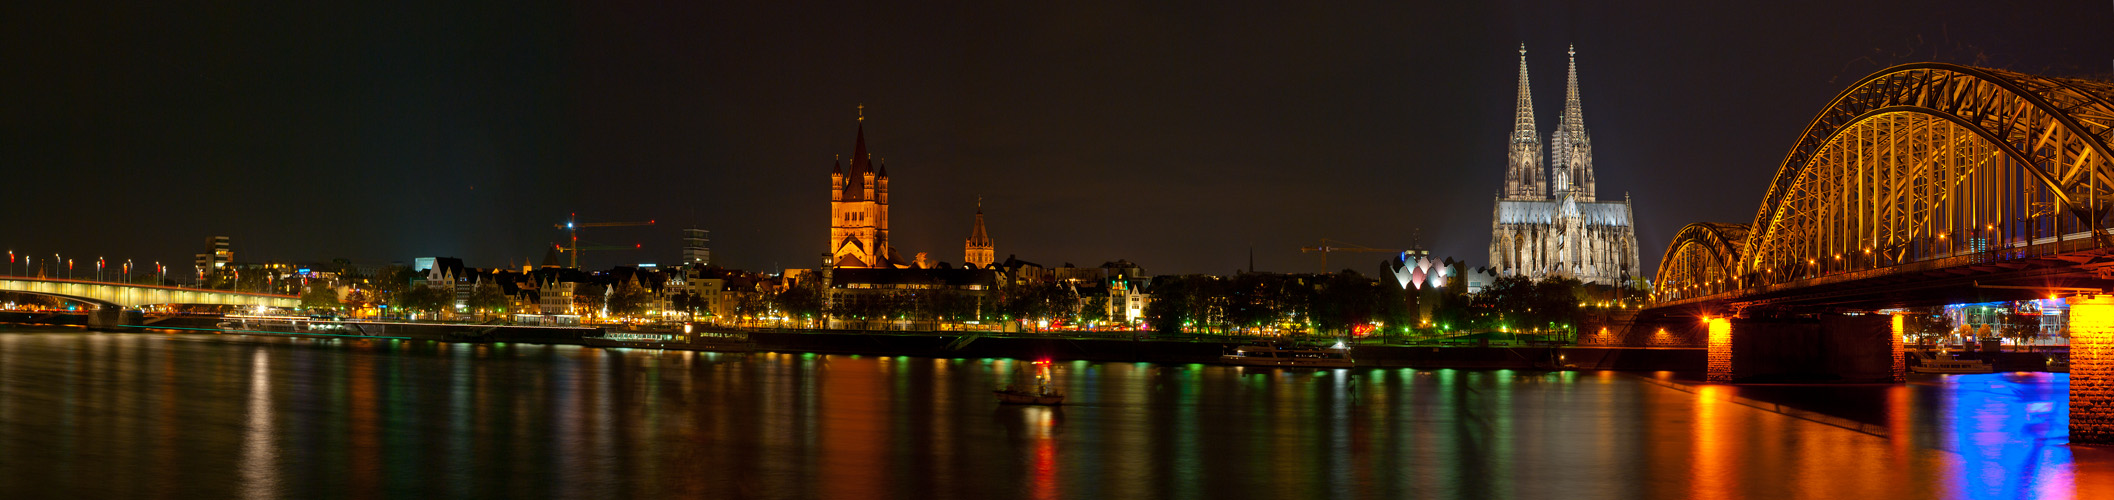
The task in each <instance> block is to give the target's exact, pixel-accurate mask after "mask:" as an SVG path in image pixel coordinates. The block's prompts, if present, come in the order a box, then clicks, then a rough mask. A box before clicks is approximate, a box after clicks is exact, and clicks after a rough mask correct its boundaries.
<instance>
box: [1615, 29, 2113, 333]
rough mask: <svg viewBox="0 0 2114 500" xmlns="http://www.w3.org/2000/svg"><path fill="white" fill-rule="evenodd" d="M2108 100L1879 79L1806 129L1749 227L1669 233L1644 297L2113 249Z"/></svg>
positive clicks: (1995, 73)
mask: <svg viewBox="0 0 2114 500" xmlns="http://www.w3.org/2000/svg"><path fill="white" fill-rule="evenodd" d="M2110 100H2114V84H2110V83H2108V82H2096V81H2087V80H2073V79H2063V78H2053V77H2045V76H2038V75H2028V74H2023V73H2016V72H2010V71H2003V70H1994V69H1985V68H1971V67H1965V66H1957V65H1950V64H1940V63H1919V64H1909V65H1903V66H1896V67H1893V68H1888V69H1886V70H1882V71H1880V72H1878V73H1875V74H1873V75H1872V76H1869V77H1866V78H1864V79H1863V80H1860V81H1859V82H1857V83H1856V84H1854V85H1852V86H1851V87H1850V88H1849V89H1847V90H1845V91H1843V92H1842V93H1841V94H1839V95H1838V96H1837V97H1836V98H1835V99H1834V100H1833V101H1832V102H1830V103H1829V105H1828V107H1827V108H1826V109H1824V110H1823V111H1821V113H1820V114H1819V115H1818V116H1817V117H1815V118H1814V120H1813V121H1812V122H1811V124H1809V125H1808V126H1807V128H1806V130H1805V132H1804V134H1803V135H1802V136H1801V137H1800V139H1799V141H1798V143H1797V144H1796V145H1795V146H1793V147H1792V149H1791V151H1790V153H1789V154H1787V155H1786V156H1785V159H1784V161H1783V163H1782V164H1781V166H1780V167H1779V168H1778V171H1777V174H1776V177H1775V179H1774V180H1773V181H1772V182H1771V183H1770V186H1769V189H1768V192H1767V193H1766V194H1765V196H1764V198H1763V203H1762V205H1761V207H1760V208H1759V209H1758V210H1757V212H1756V214H1755V218H1754V221H1753V223H1752V224H1750V225H1747V226H1745V227H1744V228H1742V227H1740V226H1737V225H1726V224H1698V225H1691V226H1689V227H1687V228H1684V229H1683V230H1682V232H1681V234H1680V235H1677V236H1676V237H1675V239H1674V241H1673V243H1672V244H1671V245H1669V247H1668V249H1667V254H1666V258H1665V260H1662V261H1661V264H1660V268H1659V274H1658V279H1657V280H1655V283H1654V292H1655V295H1657V296H1658V298H1659V300H1660V301H1661V302H1662V303H1664V302H1668V301H1680V300H1687V299H1692V298H1699V297H1704V296H1710V295H1715V294H1719V293H1724V292H1728V291H1734V290H1740V289H1747V288H1754V287H1762V286H1771V285H1778V284H1785V283H1791V282H1796V281H1800V280H1809V279H1814V278H1820V277H1824V276H1829V275H1834V274H1842V273H1868V272H1872V271H1874V270H1883V269H1888V268H1893V267H1895V266H1901V265H1904V264H1912V263H1925V262H1934V261H1947V260H1951V261H1959V263H1962V264H1968V263H1977V262H1987V261H1991V260H2001V259H2010V258H2023V257H2032V256H2042V255H2054V254H2058V253H2065V252H2072V251H2076V250H2078V249H2082V248H2096V247H2104V246H2114V241H2110V238H2109V236H2110V235H2114V233H2109V232H2108V231H2107V229H2108V228H2109V227H2114V220H2110V215H2114V161H2110V159H2109V158H2108V156H2107V155H2108V154H2109V153H2110V152H2114V149H2110V148H2109V147H2108V145H2109V144H2110V143H2114V104H2110ZM1735 228H1738V229H1735ZM1734 240H1738V241H1737V242H1735V241H1734Z"/></svg>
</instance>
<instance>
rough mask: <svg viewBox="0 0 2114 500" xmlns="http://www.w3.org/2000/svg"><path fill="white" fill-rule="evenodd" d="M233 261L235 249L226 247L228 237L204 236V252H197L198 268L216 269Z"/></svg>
mask: <svg viewBox="0 0 2114 500" xmlns="http://www.w3.org/2000/svg"><path fill="white" fill-rule="evenodd" d="M234 261H235V251H234V250H233V249H230V248H229V247H228V237H226V236H213V237H209V238H206V253H202V254H198V256H197V262H196V264H197V265H198V268H199V269H217V268H221V267H227V265H228V263H229V262H234Z"/></svg>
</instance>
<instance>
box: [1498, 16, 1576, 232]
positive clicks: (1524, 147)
mask: <svg viewBox="0 0 2114 500" xmlns="http://www.w3.org/2000/svg"><path fill="white" fill-rule="evenodd" d="M1569 55H1570V74H1569V75H1568V76H1569V77H1570V78H1569V81H1568V82H1566V83H1565V88H1564V111H1563V120H1562V121H1561V122H1559V123H1558V124H1557V126H1556V131H1555V132H1554V133H1552V134H1550V137H1549V169H1550V174H1549V176H1548V178H1547V179H1546V180H1545V179H1544V178H1543V173H1542V172H1543V171H1542V163H1541V160H1542V156H1541V154H1542V151H1541V139H1540V137H1539V136H1540V132H1539V131H1537V130H1536V128H1535V124H1534V98H1533V96H1532V94H1531V93H1530V92H1531V89H1530V88H1529V86H1528V84H1527V45H1526V44H1524V43H1523V44H1520V48H1519V103H1518V108H1517V109H1515V110H1514V113H1513V126H1512V138H1511V147H1510V150H1509V151H1508V152H1507V154H1506V162H1505V163H1506V170H1505V189H1504V192H1502V193H1500V197H1502V198H1505V199H1514V200H1544V199H1548V198H1550V197H1559V198H1561V197H1563V196H1564V195H1570V197H1571V198H1573V199H1576V200H1577V201H1582V202H1590V201H1593V199H1594V191H1595V186H1594V184H1595V183H1594V179H1593V146H1592V141H1591V139H1590V138H1588V137H1587V135H1586V131H1585V116H1584V107H1583V106H1581V105H1580V104H1579V99H1578V49H1577V48H1576V47H1572V48H1571V50H1570V52H1569Z"/></svg>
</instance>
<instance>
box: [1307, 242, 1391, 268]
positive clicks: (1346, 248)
mask: <svg viewBox="0 0 2114 500" xmlns="http://www.w3.org/2000/svg"><path fill="white" fill-rule="evenodd" d="M1400 251H1401V250H1389V249H1385V248H1373V247H1369V246H1365V245H1359V244H1356V243H1345V242H1341V241H1336V240H1332V239H1328V238H1322V239H1321V245H1319V246H1311V247H1299V253H1307V252H1321V273H1322V274H1328V273H1330V272H1333V271H1330V270H1329V254H1330V253H1334V252H1353V253H1366V252H1388V253H1393V252H1400Z"/></svg>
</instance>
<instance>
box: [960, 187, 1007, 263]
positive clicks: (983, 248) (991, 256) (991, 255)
mask: <svg viewBox="0 0 2114 500" xmlns="http://www.w3.org/2000/svg"><path fill="white" fill-rule="evenodd" d="M997 258H998V244H997V243H995V242H992V241H991V235H990V234H989V233H987V232H985V231H984V198H983V197H982V196H978V197H976V225H975V226H973V227H971V228H970V229H969V239H968V241H964V242H963V243H962V263H964V264H968V265H970V266H974V267H979V268H982V267H991V263H992V262H994V261H996V260H997Z"/></svg>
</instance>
